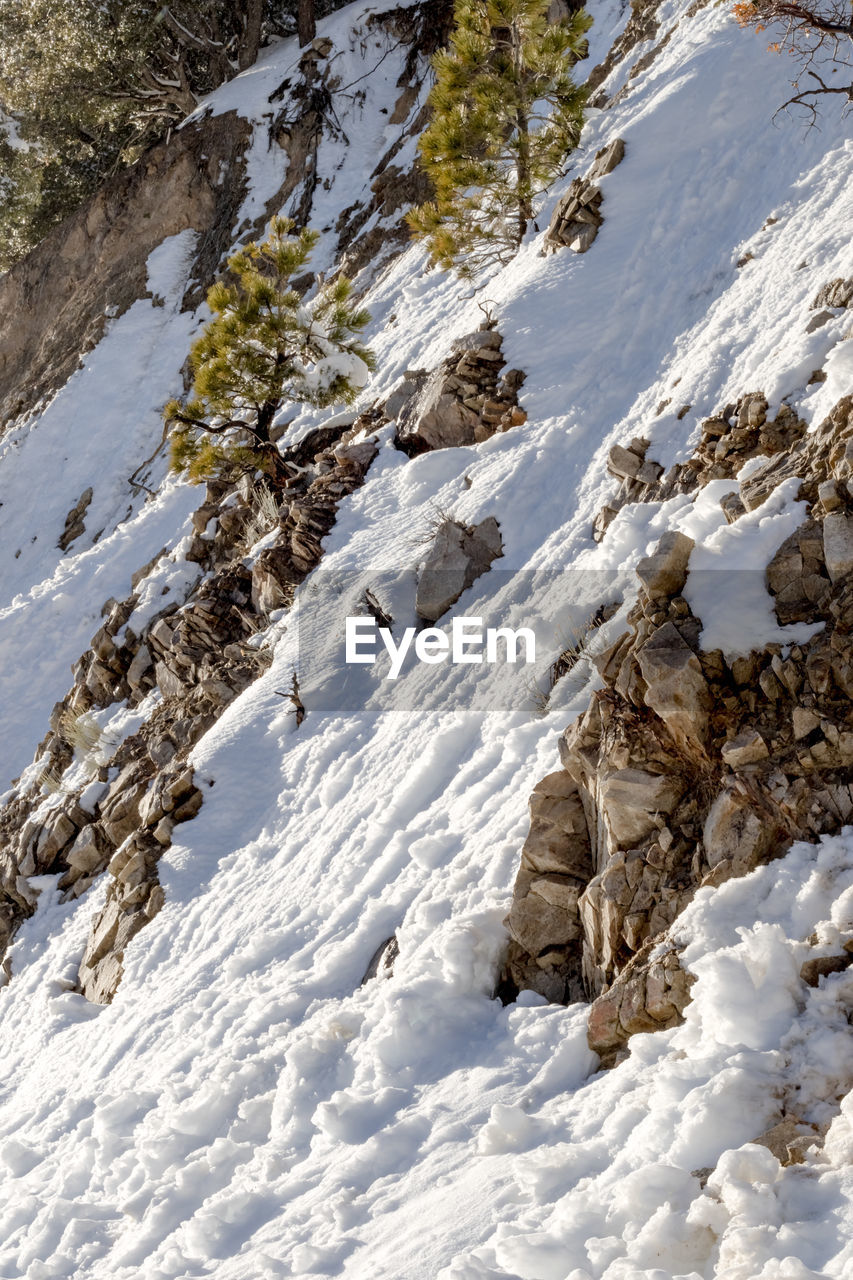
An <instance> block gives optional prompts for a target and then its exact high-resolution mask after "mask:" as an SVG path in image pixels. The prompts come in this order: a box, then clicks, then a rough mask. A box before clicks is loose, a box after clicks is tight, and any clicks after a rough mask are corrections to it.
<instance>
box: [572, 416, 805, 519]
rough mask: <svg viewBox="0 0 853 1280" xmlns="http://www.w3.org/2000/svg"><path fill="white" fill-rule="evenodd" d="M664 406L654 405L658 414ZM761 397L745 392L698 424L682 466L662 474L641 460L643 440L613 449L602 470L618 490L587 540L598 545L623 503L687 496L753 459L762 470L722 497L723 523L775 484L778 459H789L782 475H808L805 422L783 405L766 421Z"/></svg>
mask: <svg viewBox="0 0 853 1280" xmlns="http://www.w3.org/2000/svg"><path fill="white" fill-rule="evenodd" d="M668 405H669V401H668V400H667V401H664V402H663V403H662V404H660V405H659V406H658V413H659V414H660V413H663V411H664V409H666V408H667V407H668ZM689 411H690V405H689V404H688V405H684V406H682V408H681V409H680V410H679V413H678V416H679V417H684V416H685V415H686V414H687V413H688V412H689ZM767 411H768V404H767V399H766V397H765V396H764V394H763V393H762V392H761V391H754V392H749V393H747V394H746V395H744V396H741V398H740V399H739V400H738V401H737V402H736V403H735V404H729V405H726V406H725V407H724V408H722V409H721V410H720V411H719V412H718V413H715V414H714V415H713V416H712V417H710V418H706V419H705V421H704V422H702V424H701V426H700V440H699V444H698V446H697V448H696V450H695V452H694V453H693V455H692V457H690V458H689V459H688V460H687V461H686V462H682V463H676V464H675V466H673V467H671V468H670V470H669V471H668V472H667V473H666V474H665V475H664V469H663V467H662V466H661V465H660V464H659V463H657V462H654V461H652V460H651V459H649V458H648V457H647V453H648V449H649V441H648V440H646V439H642V438H635V439H634V440H632V441H631V443H630V444H629V445H627V446H623V445H619V444H617V445H614V446H613V448H612V449H611V450H610V453H609V455H608V459H607V469H608V471H609V472H610V473H611V475H613V476H615V477H616V478H617V479H618V480H620V481H621V484H620V486H619V489H618V490H617V491H616V492H615V493H614V494H613V495H612V497H611V498H610V499H608V501H607V503H606V504H605V505H604V506H603V507H602V509H601V511H599V513H598V515H597V516H596V517H595V520H594V522H593V531H592V532H593V537H594V538H595V540H596V542H601V540H602V538H603V537H604V535H605V533H606V532H607V530H608V528H609V527H610V524H611V523H612V521H613V520H614V519H615V518H616V515H617V514H618V512H619V511H620V510H621V509H622V507H624V506H625V505H626V504H627V503H629V502H660V501H664V500H666V499H667V498H671V497H673V496H674V495H675V494H678V493H693V492H694V491H695V490H696V489H700V488H702V487H703V485H706V484H707V483H708V482H709V481H710V480H727V479H734V477H735V476H736V475H737V473H738V472H739V471H740V469H741V467H742V466H743V464H744V463H745V462H748V461H750V460H751V459H753V458H759V457H764V458H767V459H768V462H767V464H765V466H763V467H761V468H759V469H757V470H754V471H753V472H752V474H751V475H750V477H749V480H747V481H746V482H745V483H744V485H743V486H742V488H741V491H740V492H737V491H735V490H733V491H732V493H730V494H726V495H724V497H723V498H722V499H721V506H722V508H723V510H724V512H725V513H726V518H727V519H728V521H729V523H730V524H731V523H733V522H734V521H735V520H737V519H738V517H739V516H740V515H742V514H743V513H744V511H747V510H749V511H752V510H754V509H755V507H757V506H760V504H761V503H762V502H763V501H764V499H765V498H766V497H767V496H768V494H769V493H770V492H772V490H773V489H774V488H775V487H776V485H777V484H778V483H779V468H780V466H782V465H784V459H785V458H788V459H790V460H791V466H790V467H789V469H788V472H787V474H790V475H796V474H799V473H800V472H802V473H803V474H804V475H805V474H807V473H808V470H809V461H808V459H804V458H803V457H802V456H801V445H803V438H804V436H805V433H806V424H805V422H803V420H802V419H801V418H798V417H797V415H796V413H794V411H793V410H792V409H791V408H790V407H789V406H788V405H786V404H782V405H781V406H780V408H779V410H778V412H777V413H776V416H775V418H773V419H772V420H769V419H768V417H767Z"/></svg>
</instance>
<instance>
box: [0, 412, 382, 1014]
mask: <svg viewBox="0 0 853 1280" xmlns="http://www.w3.org/2000/svg"><path fill="white" fill-rule="evenodd" d="M375 420H376V415H375V414H371V413H368V414H366V415H363V416H362V418H360V419H357V420H356V421H355V422H354V423H352V424H351V425H350V426H349V427H340V428H335V429H330V428H321V429H320V430H319V431H317V432H315V433H313V436H312V437H309V438H307V439H306V440H304V441H302V442H301V443H300V444H299V445H297V446H295V447H293V448H292V449H286V450H284V458H285V462H286V463H287V464H288V466H289V468H290V470H292V472H293V480H292V481H291V483H290V485H289V486H288V487H286V488H285V489H284V491H283V492H282V493H279V494H277V495H274V494H273V493H272V492H271V491H269V490H264V489H263V487H262V484H263V481H262V480H258V479H257V478H254V477H252V476H244V477H243V478H242V479H241V480H239V481H238V482H237V484H229V483H226V482H223V481H212V482H211V483H210V484H209V485H208V488H207V493H206V496H205V501H204V503H203V504H202V505H201V507H200V508H199V509H198V511H197V512H196V515H195V517H194V519H193V524H194V527H195V530H196V534H195V537H194V539H193V541H192V543H191V545H190V547H189V550H188V557H187V558H188V559H189V561H190V563H196V564H198V565H199V566H200V569H202V570H204V576H203V578H202V579H201V580H200V581H197V582H195V583H194V584H193V585H191V586H190V587H189V589H188V591H187V594H186V597H185V598H184V599H171V598H169V599H168V602H166V603H164V604H163V606H162V608H161V609H160V610H159V611H157V612H154V613H153V614H151V613H149V612H148V611H147V610H145V609H142V608H141V600H142V593H143V591H144V590H145V588H146V585H148V584H149V581H150V578H151V575H152V574H156V573H157V572H158V567H159V566H160V565H161V562H162V561H163V559H164V557H166V556H167V552H166V551H163V552H161V553H160V554H159V555H158V556H155V557H154V560H153V561H152V562H151V563H150V564H148V565H146V566H145V567H144V568H143V569H142V570H141V571H140V573H139V574H136V575H134V579H133V583H132V585H133V588H134V589H133V592H132V594H131V595H130V596H129V597H128V598H127V599H126V600H123V601H121V602H116V601H114V600H110V601H107V603H106V605H105V606H104V610H103V613H104V622H103V625H102V626H101V627H100V628H99V630H98V631H97V633H96V634H95V636H94V637H93V639H92V645H91V648H90V649H88V650H87V651H86V653H84V654H83V655H82V656H81V658H80V659H79V660H78V662H77V663H76V664H75V667H74V684H73V687H72V689H71V690H70V692H69V693H68V695H67V696H66V697H65V698H64V699H63V700H62V702H60V703H58V704H57V705H56V707H55V708H54V711H53V713H52V715H51V730H50V732H49V733H48V735H47V737H46V738H45V740H44V742H43V743H42V744H41V747H40V748H39V753H38V755H37V763H38V766H39V767H38V769H37V770H36V771H35V776H32V774H33V771H28V782H27V783H26V784H25V785H23V786H22V787H20V788H19V789H18V791H17V793H16V794H14V795H13V797H12V799H11V800H10V801H9V802H8V803H7V804H6V805H5V806H4V807H3V809H2V810H0V849H2V852H0V946H2V948H3V949H5V947H6V945H7V944H8V942H9V941H10V940H11V938H12V936H13V935H14V931H15V929H16V927H17V925H18V924H19V923H20V921H21V920H22V919H24V918H26V917H27V916H28V915H30V914H31V913H32V911H33V909H34V907H35V904H36V902H37V894H36V893H35V892H34V891H33V889H32V888H31V886H30V884H29V877H31V876H33V875H38V874H43V873H45V872H50V873H53V874H59V876H60V880H59V887H60V889H61V890H62V891H63V892H64V893H65V895H66V896H67V897H78V896H80V895H81V894H83V893H85V891H86V890H87V889H88V888H89V887H90V886H91V885H92V884H93V883H94V881H95V879H96V878H97V877H98V876H100V875H103V874H104V873H106V874H107V875H108V877H109V884H108V888H107V894H106V901H105V904H104V907H103V909H102V911H101V912H100V913H99V915H98V917H97V918H96V920H95V921H94V923H93V927H92V932H91V934H90V937H89V940H88V943H87V946H86V951H85V954H84V956H83V960H82V962H81V965H80V973H79V979H78V983H79V990H80V991H81V992H82V994H83V995H85V996H86V997H87V998H88V999H90V1000H92V1001H94V1002H96V1003H101V1004H103V1003H107V1002H109V1001H110V1000H111V999H112V997H113V995H114V994H115V991H116V989H117V987H118V984H119V982H120V979H121V974H122V966H123V957H124V951H125V948H126V946H127V944H128V943H129V941H130V940H131V939H132V938H133V937H134V936H135V935H136V934H137V933H138V932H139V931H140V929H142V928H143V927H144V925H145V924H147V923H148V921H149V920H151V919H153V918H154V916H155V915H156V914H157V913H158V912H159V911H160V909H161V908H162V906H163V904H164V901H165V895H164V892H163V889H162V886H161V885H160V882H159V876H158V871H157V866H158V863H159V860H160V857H161V856H162V853H163V850H164V849H166V848H168V846H169V845H170V843H171V841H172V838H173V833H174V831H175V828H176V827H178V826H179V825H180V824H181V823H184V822H188V821H190V820H191V819H192V818H194V817H195V816H196V814H197V813H198V811H199V809H200V808H201V805H202V800H203V794H202V790H201V788H200V787H199V786H198V785H197V784H196V783H195V781H194V779H193V772H192V769H190V768H189V767H188V766H187V757H188V755H189V752H190V751H191V750H192V748H193V746H194V745H195V744H196V743H197V742H198V741H199V739H200V738H201V737H202V735H203V734H204V733H206V732H207V731H208V729H210V728H211V727H212V726H213V725H214V724H215V723H216V721H217V719H218V718H219V716H220V715H221V714H222V712H223V711H224V709H225V708H226V707H227V706H228V705H229V704H230V703H231V702H232V701H233V700H234V698H236V697H237V696H238V695H239V694H240V693H241V692H242V691H243V690H244V689H246V688H247V687H248V685H249V684H251V682H252V681H253V680H255V679H256V678H257V677H258V676H259V675H260V674H261V673H262V672H263V671H264V670H266V668H267V666H268V665H269V662H270V660H271V656H272V655H271V651H270V650H269V649H267V648H265V647H264V646H263V644H262V643H260V642H259V637H260V634H261V633H262V632H263V630H264V629H265V627H266V626H267V625H268V621H269V619H268V616H267V615H268V613H269V611H270V609H273V608H280V607H282V606H283V605H285V604H288V603H289V602H290V600H291V599H292V595H293V590H294V589H295V587H296V585H297V584H298V583H299V582H301V581H302V580H303V579H304V578H305V577H306V575H307V574H308V573H309V572H310V571H311V569H313V568H314V567H315V566H316V565H317V564H318V563H319V561H320V559H321V557H322V545H321V542H322V538H323V536H324V535H325V534H326V533H327V532H328V531H329V529H330V528H331V527H332V525H333V523H334V520H335V513H336V510H337V506H338V503H339V502H340V501H341V499H342V498H343V497H345V496H346V495H347V494H349V493H352V492H353V490H354V489H355V488H357V487H358V485H360V484H361V483H362V481H363V480H364V477H365V475H366V473H367V469H368V467H369V466H370V463H371V461H372V460H373V457H374V456H375V453H376V445H375V443H374V441H373V440H371V439H370V438H369V437H367V435H366V432H367V431H368V430H369V428H370V426H371V425H372V423H373V422H374V421H375ZM276 500H277V501H278V510H277V511H276ZM264 513H266V514H264ZM276 526H277V528H276ZM270 533H275V536H274V538H273V540H272V543H271V545H270V546H268V547H267V548H266V549H265V550H264V551H263V552H261V553H260V554H259V555H257V556H256V557H255V559H254V561H253V562H252V561H250V563H249V564H247V563H246V558H247V556H248V554H249V553H250V552H251V550H252V544H253V543H254V542H257V541H258V539H259V538H260V537H261V536H263V535H269V534H270ZM149 594H150V593H149ZM137 618H139V619H140V621H139V622H137ZM153 691H156V692H157V694H158V695H159V696H158V699H157V701H156V704H155V706H154V708H153V710H152V711H151V713H150V714H149V715H148V717H147V718H146V720H145V721H144V723H143V724H142V725H141V726H140V727H139V729H138V730H137V731H136V732H135V733H133V734H132V735H131V736H130V737H128V738H126V739H125V740H124V742H122V743H121V744H120V745H119V746H118V747H117V748H115V746H114V745H111V744H109V743H106V742H103V741H102V740H101V736H100V732H99V730H97V727H96V726H95V725H94V722H90V721H88V720H87V717H88V716H89V714H90V712H91V711H92V709H93V708H97V709H104V708H107V707H110V706H112V705H114V704H117V703H120V702H126V703H127V704H128V705H129V706H138V705H139V704H140V703H141V702H142V701H143V700H144V699H145V698H146V697H147V696H148V695H149V694H150V693H152V692H153ZM81 763H82V764H83V765H85V766H86V767H85V770H84V772H85V773H86V775H87V780H86V782H85V783H84V784H83V785H82V787H81V786H79V785H78V786H77V787H75V789H74V790H72V791H68V790H67V789H66V788H65V787H64V786H63V775H65V773H66V771H67V769H68V768H69V766H70V765H72V764H74V765H76V766H77V767H78V768H77V773H76V774H75V776H76V777H79V775H80V769H79V766H80V764H81ZM46 785H47V787H48V794H47V797H45V787H46ZM7 976H8V975H7Z"/></svg>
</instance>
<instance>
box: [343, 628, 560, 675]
mask: <svg viewBox="0 0 853 1280" xmlns="http://www.w3.org/2000/svg"><path fill="white" fill-rule="evenodd" d="M380 640H381V642H382V645H384V647H385V649H386V651H387V652H388V655H389V657H390V659H391V665H390V669H389V671H388V675H387V679H388V680H396V679H397V677H398V676H399V674H400V672H401V671H402V669H403V663H404V661H405V659H406V655H407V654H408V652H409V650H410V649H411V648H412V643H413V642H414V650H413V652H414V656H415V658H416V659H417V660H418V662H425V663H428V664H430V665H431V664H434V663H438V662H454V663H460V664H474V663H482V662H486V663H491V664H495V663H498V662H510V663H515V662H517V661H518V660H519V654H520V652H521V651H522V650H523V653H524V659H523V660H524V662H525V663H528V664H529V663H533V662H535V661H536V636H535V634H534V633H533V631H531V630H530V628H529V627H518V628H515V629H513V628H512V627H484V626H483V619H482V618H454V619H453V621H452V622H451V624H450V633H449V634H448V632H447V631H440V630H439V629H438V628H437V627H426V628H424V630H423V631H418V630H417V628H416V627H406V629H405V631H404V632H403V634H402V636H401V637H400V641H399V643H398V642H397V641H395V639H394V637H393V635H392V634H391V629H390V627H380V626H378V625H377V623H376V619H375V618H372V617H369V616H365V617H348V618H347V620H346V661H347V663H354V664H357V663H361V664H372V663H374V662H375V661H376V657H377V647H378V643H379V641H380ZM378 652H379V653H381V652H382V650H381V649H379V650H378Z"/></svg>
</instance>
